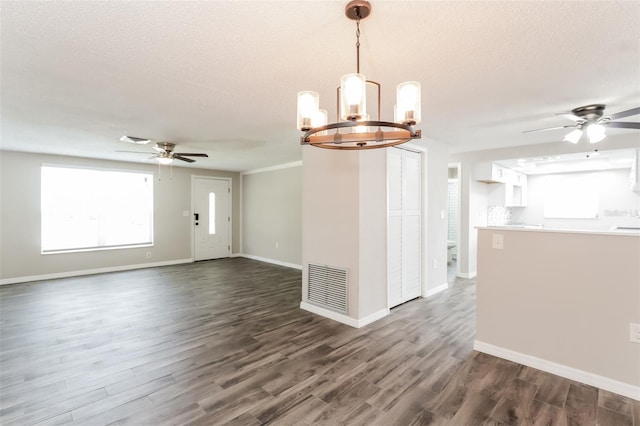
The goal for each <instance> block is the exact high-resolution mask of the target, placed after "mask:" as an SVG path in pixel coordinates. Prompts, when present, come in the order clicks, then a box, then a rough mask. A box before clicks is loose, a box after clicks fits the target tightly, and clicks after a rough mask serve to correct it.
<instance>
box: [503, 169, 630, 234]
mask: <svg viewBox="0 0 640 426" xmlns="http://www.w3.org/2000/svg"><path fill="white" fill-rule="evenodd" d="M630 172H631V169H615V170H602V171H594V172H581V173H555V174H553V175H530V176H528V178H527V182H528V196H529V202H528V205H527V207H526V208H514V209H512V220H513V221H514V222H520V223H531V224H538V223H540V224H543V225H544V227H545V228H550V229H591V230H603V231H605V230H608V229H610V228H611V227H613V226H636V227H640V217H638V216H637V214H638V213H636V216H635V217H632V216H611V215H608V214H610V211H612V210H618V211H629V210H633V211H636V212H637V211H638V210H639V209H640V192H633V191H631V190H630V189H629V174H630ZM547 176H553V177H560V178H562V177H567V178H571V179H578V180H582V181H584V182H585V185H588V187H587V188H586V189H587V190H588V191H590V192H593V193H595V194H596V195H597V197H598V200H599V203H598V217H597V218H596V219H549V218H545V217H544V202H545V194H546V193H547V191H546V184H545V181H546V179H547ZM587 179H590V180H591V181H593V182H595V184H594V185H589V184H588V180H587Z"/></svg>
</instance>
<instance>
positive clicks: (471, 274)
mask: <svg viewBox="0 0 640 426" xmlns="http://www.w3.org/2000/svg"><path fill="white" fill-rule="evenodd" d="M476 275H478V273H477V272H475V271H474V272H469V273H465V272H460V273H458V274H456V277H460V278H464V279H466V280H471V279H473V278H475V277H476Z"/></svg>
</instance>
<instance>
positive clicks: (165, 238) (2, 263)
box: [0, 151, 240, 282]
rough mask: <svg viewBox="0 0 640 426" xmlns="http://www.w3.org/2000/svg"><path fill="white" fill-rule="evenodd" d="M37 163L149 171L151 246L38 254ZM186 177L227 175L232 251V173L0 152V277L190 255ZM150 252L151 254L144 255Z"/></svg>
mask: <svg viewBox="0 0 640 426" xmlns="http://www.w3.org/2000/svg"><path fill="white" fill-rule="evenodd" d="M43 163H49V164H61V165H71V166H82V167H99V168H107V169H109V168H112V169H119V170H134V171H145V172H147V173H152V174H153V175H154V246H153V247H141V248H132V249H119V250H100V251H88V252H79V253H58V254H46V255H43V254H41V247H40V167H41V166H42V164H43ZM191 175H199V176H218V177H231V179H232V195H233V200H232V214H233V216H232V223H233V228H232V236H233V238H232V251H237V250H238V248H239V245H240V239H239V235H240V227H239V226H240V225H239V223H240V220H239V217H240V215H239V212H240V202H239V201H240V185H239V174H238V173H234V172H223V171H213V170H204V169H193V168H184V167H173V172H172V175H171V172H170V170H169V168H167V167H163V169H162V175H161V179H160V180H158V177H159V176H158V166H157V165H153V164H149V165H146V164H138V163H125V162H116V161H106V160H95V159H87V158H78V157H65V156H56V155H43V154H31V153H20V152H12V151H0V196H1V197H2V200H1V202H0V232H1V233H2V238H1V240H0V279H2V280H4V281H9V280H10V281H11V282H13V281H16V280H18V281H19V279H20V278H21V277H34V276H41V275H52V274H68V273H72V272H77V271H88V270H96V269H114V270H117V269H118V268H125V267H128V266H131V265H144V264H147V263H148V264H155V263H159V262H160V263H162V262H172V261H184V260H188V259H191V257H192V255H191V251H192V247H191V226H192V220H191V215H189V216H188V217H184V216H183V215H182V212H183V211H184V210H188V211H190V210H191ZM147 252H151V255H152V256H151V258H150V259H147V258H146V253H147Z"/></svg>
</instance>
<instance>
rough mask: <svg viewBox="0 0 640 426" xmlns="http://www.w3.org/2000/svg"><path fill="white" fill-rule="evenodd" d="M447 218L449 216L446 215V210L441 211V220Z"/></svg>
mask: <svg viewBox="0 0 640 426" xmlns="http://www.w3.org/2000/svg"><path fill="white" fill-rule="evenodd" d="M446 217H447V214H446V213H445V211H444V209H443V210H440V219H445V218H446Z"/></svg>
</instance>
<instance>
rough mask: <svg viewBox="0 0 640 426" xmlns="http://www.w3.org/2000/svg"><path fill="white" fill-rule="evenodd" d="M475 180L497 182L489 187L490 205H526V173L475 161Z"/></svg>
mask: <svg viewBox="0 0 640 426" xmlns="http://www.w3.org/2000/svg"><path fill="white" fill-rule="evenodd" d="M473 178H474V180H476V181H479V182H484V183H490V184H497V185H491V188H490V189H489V204H490V205H492V206H505V207H525V206H526V205H527V175H525V174H523V173H519V172H516V171H515V170H511V169H509V168H507V167H504V166H501V165H499V164H496V163H492V162H484V163H476V164H475V165H474V168H473Z"/></svg>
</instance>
